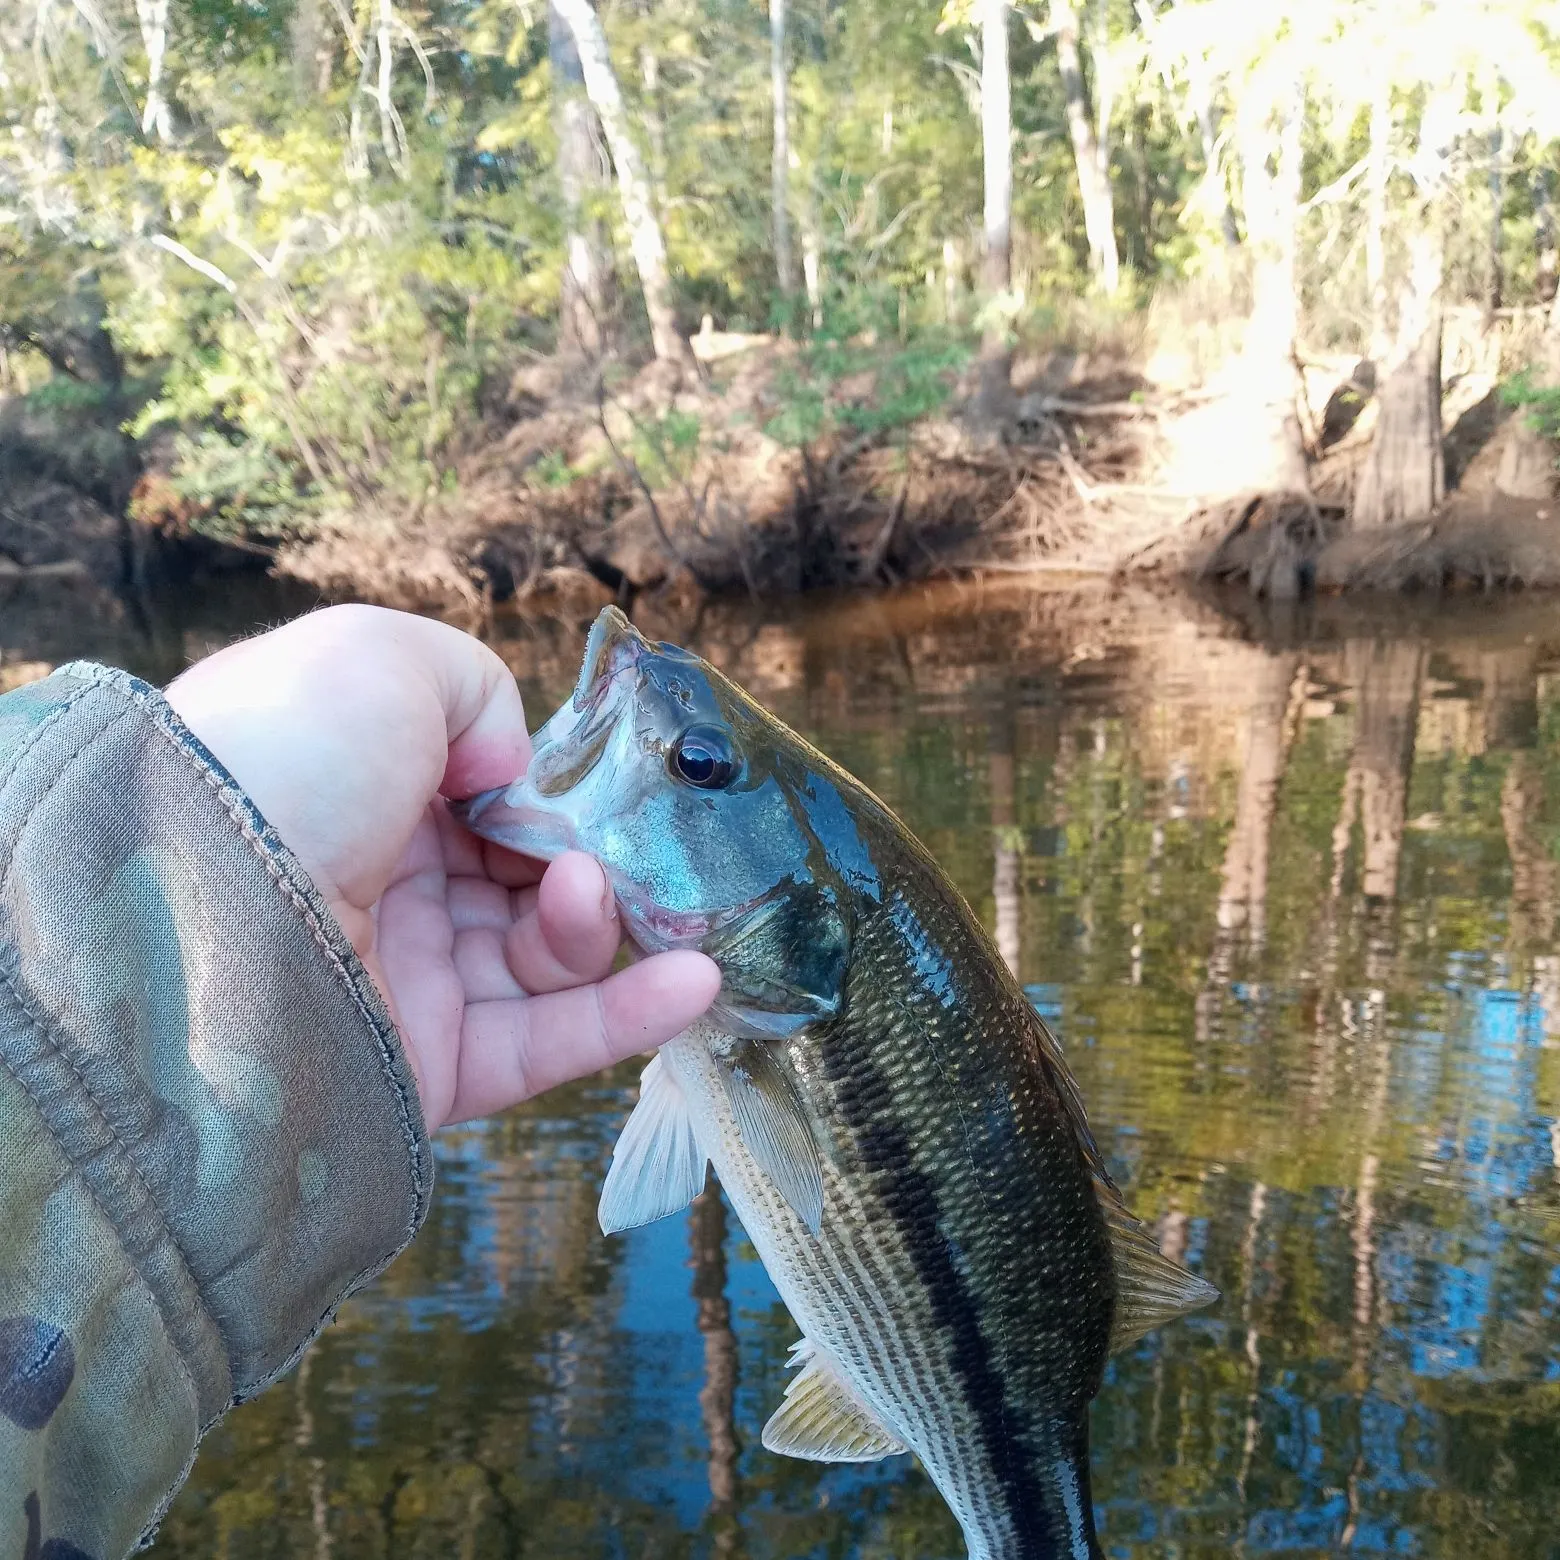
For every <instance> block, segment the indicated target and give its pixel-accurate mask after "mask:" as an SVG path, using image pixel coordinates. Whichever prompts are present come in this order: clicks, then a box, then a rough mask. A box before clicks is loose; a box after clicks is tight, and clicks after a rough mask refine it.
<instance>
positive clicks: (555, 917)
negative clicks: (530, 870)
mask: <svg viewBox="0 0 1560 1560" xmlns="http://www.w3.org/2000/svg"><path fill="white" fill-rule="evenodd" d="M622 940H623V929H622V926H621V924H620V922H619V921H618V914H617V904H616V902H615V901H614V900H613V897H612V886H611V884H610V883H608V881H607V875H606V873H605V872H604V871H602V869H601V864H600V863H599V862H597V861H596V860H595V859H594V858H592V857H590V856H586V855H583V854H582V853H581V852H579V851H568V852H566V853H565V854H564V855H562V856H560V857H559V858H558V859H557V860H556V861H555V862H553V863H552V865H551V866H550V867H548V869H547V872H546V874H545V875H544V876H543V878H542V881H541V886H540V887H539V888H538V889H537V892H536V903H535V907H534V908H533V909H530V910H525V911H522V913H521V915H520V916H519V917H518V918H517V919H516V921H515V925H514V927H513V929H512V930H511V931H510V933H509V936H508V940H507V947H508V951H509V967H510V968H511V969H512V970H513V971H514V973H515V978H516V979H517V980H518V981H519V982H520V984H521V985H522V986H524V987H525V989H526V990H527V991H534V992H544V991H559V990H561V989H562V988H564V987H565V986H578V985H580V984H581V983H582V982H585V981H592V980H600V979H601V978H602V977H603V976H604V975H606V974H607V972H608V971H609V970H610V969H611V968H612V962H613V960H614V959H615V958H616V957H617V951H618V944H619V943H620V942H621V941H622Z"/></svg>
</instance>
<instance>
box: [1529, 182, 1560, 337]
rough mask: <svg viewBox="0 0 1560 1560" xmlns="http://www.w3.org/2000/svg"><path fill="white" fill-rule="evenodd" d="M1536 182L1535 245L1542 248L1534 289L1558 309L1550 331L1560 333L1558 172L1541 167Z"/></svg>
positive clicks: (1554, 314) (1534, 198) (1534, 186)
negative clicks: (1556, 226) (1556, 213)
mask: <svg viewBox="0 0 1560 1560" xmlns="http://www.w3.org/2000/svg"><path fill="white" fill-rule="evenodd" d="M1533 179H1534V184H1533V225H1534V227H1535V228H1536V230H1537V231H1536V233H1535V236H1534V242H1535V244H1536V245H1537V248H1538V263H1537V266H1536V268H1535V269H1536V274H1535V276H1534V279H1533V286H1534V289H1535V291H1536V292H1537V293H1538V301H1539V302H1540V303H1548V304H1552V305H1553V306H1554V307H1553V310H1552V312H1551V319H1550V326H1549V328H1550V329H1551V330H1552V331H1560V233H1557V231H1556V228H1555V204H1554V179H1555V175H1554V170H1553V169H1551V168H1539V169H1538V170H1537V171H1536V172H1535V173H1534V175H1533Z"/></svg>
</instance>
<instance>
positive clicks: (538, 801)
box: [450, 607, 653, 861]
mask: <svg viewBox="0 0 1560 1560" xmlns="http://www.w3.org/2000/svg"><path fill="white" fill-rule="evenodd" d="M652 650H653V647H652V645H651V644H650V642H649V641H648V640H647V639H646V638H645V637H644V636H643V635H642V634H641V633H640V632H639V630H638V629H637V628H635V627H634V625H633V624H632V623H630V622H629V620H628V619H627V617H625V616H624V615H623V613H622V612H620V611H619V610H618V609H617V608H616V607H605V608H603V609H602V611H601V613H600V614H599V615H598V616H597V618H596V621H595V622H594V623H593V624H592V625H591V630H590V637H589V638H588V639H587V640H586V642H585V655H584V657H583V660H582V662H581V665H580V675H579V678H578V680H577V681H576V682H575V685H574V692H573V694H572V696H571V697H570V698H569V699H568V700H566V701H565V702H564V703H563V704H562V705H561V706H560V707H559V708H558V710H557V711H556V712H555V713H554V714H553V715H552V717H551V718H550V719H549V720H547V721H546V722H545V723H544V724H543V725H542V726H541V727H539V728H538V729H537V731H536V733H535V735H534V736H533V737H532V739H531V741H532V753H531V762H530V763H529V764H528V765H527V766H526V771H525V773H524V774H523V775H522V776H521V777H520V778H519V779H517V780H515V781H514V782H512V783H511V784H509V785H505V786H497V787H495V788H494V789H493V790H491V791H484V792H482V793H481V794H480V795H478V796H473V797H470V798H469V799H467V800H465V801H459V802H453V803H451V805H450V811H451V812H452V813H453V814H454V816H455V817H456V818H457V819H458V820H459V821H460V822H461V823H463V824H464V825H465V826H466V827H467V828H468V829H470V830H471V832H472V833H473V834H476V835H480V836H481V837H482V838H483V839H489V840H493V841H494V842H496V843H497V844H500V845H504V846H507V847H508V848H509V849H510V850H515V851H519V852H520V853H521V854H522V855H526V856H535V857H537V858H539V859H540V860H543V861H551V860H552V859H553V858H554V857H557V856H561V855H562V854H563V853H564V852H565V851H567V850H573V849H574V848H575V846H576V840H577V815H578V813H579V812H580V810H581V807H582V805H583V802H584V800H585V797H584V792H583V791H582V790H581V787H582V782H584V781H585V780H586V779H587V778H588V777H589V776H590V775H591V773H592V772H593V771H594V770H595V769H596V767H597V766H598V765H599V764H600V762H601V760H602V758H603V757H605V755H606V753H607V749H608V748H609V747H610V745H611V742H612V738H613V735H614V733H615V732H616V731H617V728H618V725H619V722H620V721H621V720H622V719H623V717H624V715H625V714H627V712H628V709H629V706H630V704H631V702H632V694H633V688H634V685H635V684H636V683H637V681H638V676H637V668H638V667H639V664H640V662H641V660H642V659H643V658H644V657H645V656H646V655H647V654H649V653H651V651H652ZM571 792H574V793H576V794H577V795H578V797H579V800H578V801H576V802H575V803H574V805H572V806H571V805H569V804H568V803H567V802H566V801H565V800H564V799H565V798H566V797H568V796H569V793H571Z"/></svg>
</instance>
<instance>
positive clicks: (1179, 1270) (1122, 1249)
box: [1029, 1002, 1219, 1351]
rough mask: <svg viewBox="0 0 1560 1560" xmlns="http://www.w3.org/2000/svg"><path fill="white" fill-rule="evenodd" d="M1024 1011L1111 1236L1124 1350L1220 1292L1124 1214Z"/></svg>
mask: <svg viewBox="0 0 1560 1560" xmlns="http://www.w3.org/2000/svg"><path fill="white" fill-rule="evenodd" d="M1029 1011H1030V1013H1031V1014H1033V1016H1034V1021H1035V1031H1036V1037H1037V1040H1038V1049H1039V1053H1040V1061H1041V1064H1042V1065H1043V1066H1044V1068H1045V1071H1046V1074H1047V1076H1048V1077H1049V1078H1050V1080H1051V1082H1052V1084H1053V1085H1054V1086H1055V1088H1056V1092H1057V1096H1058V1098H1059V1099H1060V1100H1061V1102H1062V1109H1063V1110H1064V1111H1065V1112H1066V1114H1067V1120H1068V1123H1069V1125H1070V1126H1071V1127H1072V1129H1073V1136H1074V1137H1075V1138H1076V1139H1077V1142H1078V1148H1079V1151H1080V1152H1081V1153H1082V1154H1083V1159H1084V1163H1085V1164H1086V1165H1087V1166H1088V1169H1089V1173H1090V1174H1091V1175H1092V1176H1093V1177H1094V1190H1095V1192H1096V1193H1097V1194H1098V1196H1099V1200H1100V1208H1101V1209H1102V1210H1103V1212H1104V1214H1105V1223H1106V1225H1107V1227H1108V1228H1109V1231H1110V1251H1111V1261H1112V1264H1113V1266H1114V1269H1115V1274H1116V1311H1115V1316H1114V1317H1113V1319H1112V1321H1111V1329H1110V1347H1111V1349H1112V1351H1115V1350H1116V1349H1124V1348H1126V1347H1127V1345H1128V1344H1130V1343H1136V1342H1137V1340H1138V1339H1139V1338H1141V1337H1142V1336H1143V1335H1144V1334H1145V1333H1150V1332H1152V1331H1153V1330H1154V1329H1155V1328H1156V1327H1159V1326H1162V1325H1163V1324H1164V1323H1165V1322H1171V1321H1174V1320H1175V1318H1176V1317H1178V1316H1185V1315H1186V1314H1187V1312H1188V1311H1197V1310H1201V1308H1202V1307H1203V1306H1205V1305H1212V1304H1213V1302H1214V1301H1215V1300H1217V1299H1218V1298H1219V1291H1218V1290H1217V1289H1215V1288H1214V1287H1213V1285H1212V1284H1210V1283H1209V1282H1208V1281H1207V1280H1206V1279H1202V1278H1198V1276H1197V1275H1196V1274H1195V1273H1188V1272H1187V1270H1186V1269H1185V1268H1184V1267H1182V1266H1181V1264H1180V1263H1179V1262H1172V1261H1171V1260H1170V1258H1169V1257H1167V1256H1165V1254H1164V1253H1163V1252H1162V1251H1160V1249H1159V1247H1158V1245H1157V1244H1156V1243H1155V1241H1154V1238H1153V1236H1152V1235H1150V1234H1149V1233H1148V1231H1147V1230H1146V1229H1144V1227H1143V1226H1142V1224H1140V1223H1139V1222H1138V1220H1136V1219H1134V1218H1133V1217H1132V1215H1131V1213H1129V1212H1128V1210H1127V1205H1126V1202H1125V1200H1124V1199H1123V1197H1122V1195H1121V1189H1120V1188H1119V1187H1118V1186H1117V1185H1116V1183H1115V1181H1114V1180H1113V1179H1112V1177H1111V1173H1110V1171H1109V1170H1108V1169H1107V1168H1106V1165H1105V1156H1104V1155H1103V1154H1102V1153H1101V1152H1100V1146H1099V1144H1098V1143H1097V1142H1095V1140H1094V1132H1093V1129H1092V1128H1091V1127H1090V1126H1089V1117H1088V1112H1087V1111H1086V1110H1085V1109H1084V1104H1083V1095H1082V1094H1081V1093H1080V1092H1079V1090H1078V1085H1077V1083H1076V1082H1074V1080H1073V1075H1072V1073H1071V1071H1070V1070H1069V1069H1068V1066H1067V1062H1066V1060H1065V1059H1064V1057H1063V1056H1062V1048H1061V1046H1060V1045H1058V1044H1057V1042H1056V1036H1055V1035H1053V1034H1052V1033H1051V1031H1050V1029H1049V1028H1048V1027H1047V1025H1046V1022H1045V1020H1044V1019H1043V1018H1042V1017H1041V1016H1040V1014H1039V1013H1038V1012H1036V1011H1035V1007H1034V1004H1033V1003H1032V1002H1031V1003H1030V1004H1029Z"/></svg>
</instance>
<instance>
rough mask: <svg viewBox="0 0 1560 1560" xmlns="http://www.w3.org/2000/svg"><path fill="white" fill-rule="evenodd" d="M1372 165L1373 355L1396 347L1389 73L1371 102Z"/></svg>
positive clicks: (1375, 358)
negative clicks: (1390, 311) (1390, 271)
mask: <svg viewBox="0 0 1560 1560" xmlns="http://www.w3.org/2000/svg"><path fill="white" fill-rule="evenodd" d="M1369 155H1370V166H1369V168H1368V169H1367V171H1366V175H1365V178H1366V184H1365V285H1366V288H1367V289H1368V290H1369V292H1370V359H1371V362H1372V363H1375V364H1377V365H1378V366H1379V365H1380V364H1382V363H1384V362H1386V359H1387V354H1388V353H1389V352H1390V351H1391V350H1392V337H1391V334H1390V331H1389V327H1388V324H1387V243H1386V233H1387V181H1388V179H1389V178H1390V177H1391V175H1392V87H1391V84H1390V82H1389V81H1388V80H1387V78H1386V76H1385V75H1383V76H1382V78H1381V79H1380V80H1379V81H1378V82H1377V84H1376V91H1375V94H1374V96H1373V97H1372V98H1371V102H1370V153H1369Z"/></svg>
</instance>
